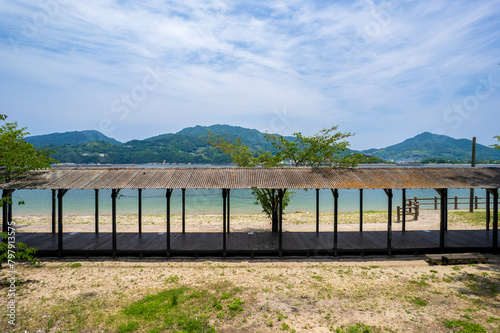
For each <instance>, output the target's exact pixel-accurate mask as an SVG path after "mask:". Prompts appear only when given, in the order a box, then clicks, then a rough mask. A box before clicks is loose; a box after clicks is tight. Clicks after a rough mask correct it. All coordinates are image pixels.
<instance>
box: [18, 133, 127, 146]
mask: <svg viewBox="0 0 500 333" xmlns="http://www.w3.org/2000/svg"><path fill="white" fill-rule="evenodd" d="M24 140H25V141H26V142H29V143H31V144H32V145H34V146H48V145H64V144H70V145H77V144H80V143H87V142H92V141H97V140H101V141H105V142H108V143H111V144H115V145H120V144H121V142H119V141H117V140H115V139H112V138H110V137H107V136H106V135H104V134H102V133H101V132H99V131H95V130H89V131H73V132H64V133H51V134H45V135H34V136H28V137H26V138H25V139H24Z"/></svg>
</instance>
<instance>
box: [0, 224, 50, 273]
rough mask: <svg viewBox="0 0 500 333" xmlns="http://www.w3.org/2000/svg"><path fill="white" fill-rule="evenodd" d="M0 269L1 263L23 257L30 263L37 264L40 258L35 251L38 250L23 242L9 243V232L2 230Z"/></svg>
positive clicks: (0, 235) (0, 236)
mask: <svg viewBox="0 0 500 333" xmlns="http://www.w3.org/2000/svg"><path fill="white" fill-rule="evenodd" d="M0 238H1V241H2V242H1V243H0V269H1V268H2V263H5V262H7V263H8V262H9V261H11V262H12V261H15V260H17V259H24V260H26V261H27V262H28V263H29V264H30V265H39V264H40V259H38V258H37V257H36V252H37V251H38V249H37V248H35V247H28V246H26V244H24V243H20V242H19V243H9V242H8V240H9V234H8V233H7V232H2V233H1V234H0Z"/></svg>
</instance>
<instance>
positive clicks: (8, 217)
mask: <svg viewBox="0 0 500 333" xmlns="http://www.w3.org/2000/svg"><path fill="white" fill-rule="evenodd" d="M14 191H15V190H3V191H2V212H3V213H2V231H3V232H8V230H9V225H11V223H12V193H14ZM0 241H2V240H1V239H0Z"/></svg>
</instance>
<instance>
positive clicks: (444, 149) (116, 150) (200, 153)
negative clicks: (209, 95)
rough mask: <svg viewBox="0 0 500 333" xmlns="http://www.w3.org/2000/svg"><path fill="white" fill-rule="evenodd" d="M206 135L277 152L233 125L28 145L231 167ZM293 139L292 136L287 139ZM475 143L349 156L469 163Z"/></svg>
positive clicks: (437, 142) (43, 138) (481, 152)
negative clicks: (129, 137) (121, 138)
mask: <svg viewBox="0 0 500 333" xmlns="http://www.w3.org/2000/svg"><path fill="white" fill-rule="evenodd" d="M207 131H211V132H212V133H214V134H219V135H221V136H222V137H224V138H227V139H230V140H234V139H236V138H240V139H241V140H242V142H243V144H245V145H247V146H250V147H251V148H252V149H254V150H255V151H257V150H260V149H264V150H269V151H273V147H272V146H271V144H270V143H269V142H267V141H266V139H265V136H264V135H265V134H264V133H262V132H259V131H257V130H255V129H248V128H244V127H239V126H230V125H212V126H195V127H188V128H185V129H183V130H181V131H179V132H177V133H168V134H163V135H159V136H155V137H151V138H147V139H144V140H132V141H128V142H125V143H122V142H119V141H117V140H115V139H113V138H110V137H107V136H105V135H104V134H102V133H100V132H99V131H95V130H88V131H73V132H65V133H51V134H46V135H37V136H29V137H27V138H26V141H27V142H29V143H31V144H33V145H34V146H35V147H37V148H40V149H45V148H48V149H51V150H53V151H55V153H54V155H53V157H54V158H55V159H56V160H58V161H59V162H60V163H74V164H147V163H156V164H164V163H179V164H187V163H191V164H229V163H230V162H231V159H230V157H229V155H227V154H225V153H222V152H220V151H219V150H217V149H214V148H212V147H210V145H208V144H207V143H206V141H205V140H204V139H203V136H204V135H206V133H207ZM287 138H289V139H293V137H287ZM471 147H472V141H471V140H468V139H454V138H451V137H449V136H445V135H436V134H432V133H429V132H424V133H421V134H419V135H417V136H415V137H413V138H410V139H407V140H405V141H403V142H401V143H398V144H395V145H392V146H389V147H386V148H381V149H368V150H363V151H355V150H350V151H348V152H347V154H353V153H362V154H365V155H367V156H372V157H373V159H372V160H371V162H373V163H376V162H378V163H384V162H385V163H422V164H424V163H447V164H455V163H470V161H471ZM476 161H477V163H500V151H499V150H497V149H493V148H490V147H487V146H484V145H480V144H478V145H477V148H476Z"/></svg>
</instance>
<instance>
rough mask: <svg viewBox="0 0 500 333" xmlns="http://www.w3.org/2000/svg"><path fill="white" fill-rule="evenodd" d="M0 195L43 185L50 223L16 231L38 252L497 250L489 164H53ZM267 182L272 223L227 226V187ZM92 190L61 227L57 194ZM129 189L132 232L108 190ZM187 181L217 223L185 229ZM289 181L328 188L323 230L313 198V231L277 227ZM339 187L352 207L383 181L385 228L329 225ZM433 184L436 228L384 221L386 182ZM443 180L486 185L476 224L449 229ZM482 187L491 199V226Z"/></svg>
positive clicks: (493, 175)
mask: <svg viewBox="0 0 500 333" xmlns="http://www.w3.org/2000/svg"><path fill="white" fill-rule="evenodd" d="M0 188H1V189H2V196H3V197H4V198H9V197H12V194H13V193H14V191H16V190H19V189H45V190H49V191H51V193H52V232H51V233H39V232H38V233H17V234H16V240H17V241H18V242H24V243H26V244H27V245H28V246H33V247H36V248H38V255H39V256H68V255H78V256H80V255H81V256H102V255H104V256H110V255H112V256H121V255H127V256H129V255H137V256H166V257H170V256H185V255H189V256H204V255H210V256H229V255H249V256H252V257H253V256H258V255H279V256H282V255H331V256H336V255H342V254H372V253H379V254H389V255H390V254H395V253H414V254H417V253H443V252H445V251H446V252H464V251H483V252H493V253H497V252H498V188H500V168H495V167H474V168H468V167H439V168H437V167H373V168H372V167H370V168H326V167H325V168H292V167H278V168H260V167H257V168H229V167H220V168H219V167H212V168H202V167H182V168H181V167H179V168H171V167H151V168H144V167H119V168H109V167H83V168H63V167H56V168H52V169H50V170H40V171H35V172H33V173H31V174H30V175H29V176H27V177H23V178H20V179H16V180H13V181H8V182H4V183H1V184H0ZM254 188H258V189H269V190H273V191H276V193H278V197H279V198H280V200H279V201H280V202H279V213H278V216H279V225H278V230H277V232H271V231H269V232H258V233H248V232H231V226H230V216H231V214H230V206H231V204H230V194H231V190H232V189H254ZM74 189H90V190H94V191H95V198H96V200H95V232H86V233H65V232H64V196H65V194H66V193H67V192H68V191H69V190H74ZM101 189H108V190H111V198H110V199H111V201H112V232H110V233H109V232H108V233H104V232H102V231H100V230H99V205H98V202H99V200H98V198H99V190H101ZM123 189H134V190H137V191H138V198H139V201H138V202H139V206H138V232H137V233H120V232H119V231H118V230H117V205H116V200H117V197H118V195H119V192H120V190H123ZM144 189H163V190H165V197H166V207H165V232H162V233H158V232H156V233H148V232H143V230H142V228H141V224H142V222H141V219H142V217H141V216H142V204H141V196H142V190H144ZM189 189H214V190H220V191H221V207H220V209H221V212H222V219H221V229H222V230H221V232H216V233H194V232H189V233H187V232H186V230H185V213H186V212H185V192H186V190H189ZM288 189H316V200H317V201H316V202H318V196H319V189H330V190H331V194H332V197H333V218H332V221H326V222H323V223H327V224H329V225H330V226H331V228H329V229H330V230H329V231H326V232H325V231H322V232H320V231H319V206H318V204H317V206H316V207H317V209H316V232H283V218H282V215H283V207H282V200H281V198H283V195H284V193H285V191H286V190H288ZM339 189H358V190H359V191H360V198H361V200H360V211H362V209H363V208H362V193H363V190H364V189H382V190H384V192H385V194H386V196H387V230H385V231H363V221H362V214H360V228H359V231H355V232H354V231H349V232H346V231H342V232H340V231H339V230H338V224H339V221H338V211H339V207H338V204H339V203H338V199H339V191H338V190H339ZM408 189H435V190H436V192H437V193H438V194H439V197H440V201H441V205H440V207H441V210H440V228H439V230H435V231H434V230H431V231H428V230H406V229H405V221H406V217H405V215H404V212H405V209H404V208H403V221H402V222H403V224H402V230H401V231H393V228H392V223H393V216H392V211H393V205H392V204H393V190H402V195H403V200H402V202H403V204H404V203H405V202H406V200H405V198H404V196H405V195H406V190H408ZM449 189H483V190H485V191H486V195H487V198H488V199H487V216H488V217H487V219H488V221H485V222H486V224H485V225H486V227H485V228H484V230H448V218H447V216H448V208H447V206H448V205H447V197H448V190H449ZM174 190H180V191H181V192H182V232H176V233H173V232H171V221H170V219H171V203H170V198H171V196H172V192H173V191H174ZM490 196H491V198H492V202H493V207H492V210H493V214H492V218H491V219H492V228H490V215H489V212H490V207H489V203H490ZM12 210H13V207H12V202H10V203H8V202H7V201H4V203H3V214H2V218H3V220H2V222H3V223H2V230H3V231H8V230H9V223H10V222H12Z"/></svg>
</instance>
